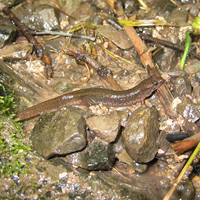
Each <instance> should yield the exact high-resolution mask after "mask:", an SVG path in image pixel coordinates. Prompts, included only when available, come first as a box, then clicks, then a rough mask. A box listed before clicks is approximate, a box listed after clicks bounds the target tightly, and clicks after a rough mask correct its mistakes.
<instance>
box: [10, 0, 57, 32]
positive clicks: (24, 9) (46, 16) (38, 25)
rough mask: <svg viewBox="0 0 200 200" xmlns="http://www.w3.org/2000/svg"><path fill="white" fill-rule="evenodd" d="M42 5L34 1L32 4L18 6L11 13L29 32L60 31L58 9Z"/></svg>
mask: <svg viewBox="0 0 200 200" xmlns="http://www.w3.org/2000/svg"><path fill="white" fill-rule="evenodd" d="M43 3H44V2H42V1H36V2H34V4H19V5H18V6H16V7H15V8H14V9H13V12H14V14H15V15H16V16H17V17H18V18H19V19H20V20H21V22H22V23H24V24H25V25H26V26H27V27H28V28H29V29H31V30H34V31H35V30H37V31H40V30H49V31H50V30H58V29H60V22H59V11H58V9H57V8H55V7H53V6H51V5H47V4H43Z"/></svg>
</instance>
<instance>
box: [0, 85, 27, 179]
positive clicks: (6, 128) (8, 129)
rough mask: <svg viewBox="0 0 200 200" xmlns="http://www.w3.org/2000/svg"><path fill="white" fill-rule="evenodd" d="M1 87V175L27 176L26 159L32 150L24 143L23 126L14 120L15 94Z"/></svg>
mask: <svg viewBox="0 0 200 200" xmlns="http://www.w3.org/2000/svg"><path fill="white" fill-rule="evenodd" d="M0 87H1V91H3V92H1V95H2V94H3V95H2V96H0V166H1V169H0V175H1V177H4V176H11V175H13V174H16V175H18V174H19V173H24V174H27V173H28V166H27V164H26V161H25V158H26V155H27V154H28V152H29V151H31V149H30V147H28V146H27V145H26V144H24V142H23V137H22V135H23V130H22V124H21V123H19V122H17V121H16V120H14V119H13V117H14V115H15V114H13V111H14V109H15V107H16V105H15V102H14V98H13V92H12V93H10V94H7V91H6V90H5V88H4V86H3V85H2V84H0Z"/></svg>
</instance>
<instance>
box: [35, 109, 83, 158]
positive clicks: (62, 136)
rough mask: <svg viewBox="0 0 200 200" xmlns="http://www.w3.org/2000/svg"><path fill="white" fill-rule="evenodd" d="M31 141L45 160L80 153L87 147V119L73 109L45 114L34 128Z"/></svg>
mask: <svg viewBox="0 0 200 200" xmlns="http://www.w3.org/2000/svg"><path fill="white" fill-rule="evenodd" d="M31 140H32V144H33V147H34V149H35V150H36V151H37V152H38V153H39V154H41V155H42V156H43V157H44V158H50V157H52V156H56V155H66V154H69V153H72V152H75V151H79V150H81V149H83V148H84V147H85V146H86V130H85V119H84V117H83V116H82V115H81V114H79V113H77V112H76V111H72V110H71V109H67V110H61V111H55V112H48V113H44V114H43V115H42V116H41V117H40V119H39V121H38V122H37V124H36V125H35V127H34V128H33V131H32V134H31Z"/></svg>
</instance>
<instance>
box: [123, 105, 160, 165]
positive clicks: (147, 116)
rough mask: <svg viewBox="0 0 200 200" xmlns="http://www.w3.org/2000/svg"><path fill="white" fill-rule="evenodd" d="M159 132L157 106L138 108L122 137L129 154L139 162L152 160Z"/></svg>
mask: <svg viewBox="0 0 200 200" xmlns="http://www.w3.org/2000/svg"><path fill="white" fill-rule="evenodd" d="M158 133H159V124H158V112H157V110H156V108H155V107H151V108H149V107H144V108H139V109H137V110H136V111H135V112H134V113H133V114H132V116H131V117H130V118H129V120H128V122H127V126H126V127H125V129H124V131H123V132H122V139H123V143H124V145H125V148H126V151H127V153H128V154H129V156H130V157H131V158H132V159H133V160H135V161H136V162H138V163H147V162H149V161H151V160H152V159H153V158H154V157H155V154H156V152H157V144H156V140H157V137H158Z"/></svg>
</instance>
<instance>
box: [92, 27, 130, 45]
mask: <svg viewBox="0 0 200 200" xmlns="http://www.w3.org/2000/svg"><path fill="white" fill-rule="evenodd" d="M96 31H97V32H98V33H99V34H101V35H102V36H103V37H106V38H108V39H109V40H111V41H112V42H113V43H114V44H116V45H117V46H118V47H120V48H121V49H129V48H131V47H132V46H133V44H132V43H131V42H130V40H129V38H128V36H127V35H126V34H124V32H123V31H117V30H116V29H114V28H113V27H112V26H110V25H98V28H97V30H96ZM113 35H114V36H115V37H113Z"/></svg>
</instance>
